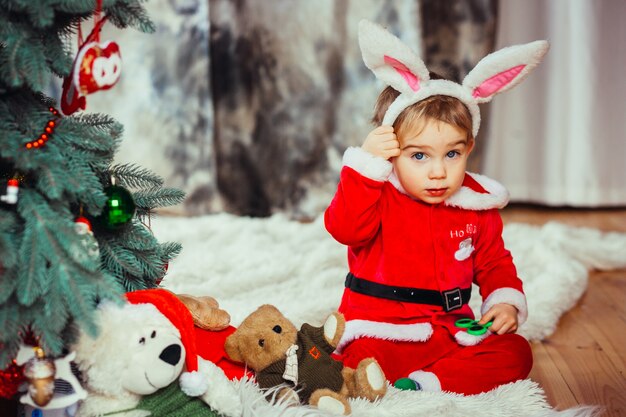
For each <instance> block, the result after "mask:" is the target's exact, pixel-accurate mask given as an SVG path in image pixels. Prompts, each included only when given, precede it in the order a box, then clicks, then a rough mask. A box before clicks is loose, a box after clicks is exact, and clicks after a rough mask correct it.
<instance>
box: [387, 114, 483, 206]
mask: <svg viewBox="0 0 626 417" xmlns="http://www.w3.org/2000/svg"><path fill="white" fill-rule="evenodd" d="M398 139H399V142H400V149H401V153H400V155H399V156H397V157H395V158H393V159H392V163H393V167H394V171H395V173H396V175H397V177H398V179H399V180H400V184H402V187H404V189H405V190H406V192H407V193H408V194H409V195H410V196H412V197H413V198H416V199H418V200H422V201H424V202H426V203H429V204H438V203H441V202H443V201H444V200H446V199H447V198H448V197H450V196H451V195H452V194H454V193H455V192H457V191H458V190H459V189H460V188H461V185H462V184H463V179H464V178H465V167H466V166H467V157H468V156H469V154H470V152H471V151H472V148H473V147H474V141H473V140H470V141H468V139H467V135H466V133H465V132H464V131H462V130H460V129H458V128H457V127H454V126H452V125H450V124H448V123H445V122H440V121H438V120H432V119H429V120H427V121H426V124H425V126H424V128H423V129H422V131H421V132H419V134H418V133H416V132H411V131H409V132H406V133H405V134H404V135H402V136H399V137H398Z"/></svg>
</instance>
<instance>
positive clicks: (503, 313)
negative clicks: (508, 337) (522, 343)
mask: <svg viewBox="0 0 626 417" xmlns="http://www.w3.org/2000/svg"><path fill="white" fill-rule="evenodd" d="M491 320H493V324H492V325H491V327H489V330H491V331H492V332H494V333H497V334H505V333H515V331H517V325H518V323H517V308H515V307H514V306H512V305H511V304H496V305H494V306H493V307H491V308H490V309H489V310H487V312H486V313H485V314H483V316H482V317H481V319H480V321H479V322H478V324H485V323H488V322H490V321H491Z"/></svg>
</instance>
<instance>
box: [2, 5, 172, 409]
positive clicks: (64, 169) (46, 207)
mask: <svg viewBox="0 0 626 417" xmlns="http://www.w3.org/2000/svg"><path fill="white" fill-rule="evenodd" d="M105 23H106V24H112V25H115V26H116V27H118V28H120V29H126V28H128V27H132V28H135V29H138V30H140V31H143V32H151V31H153V24H152V22H151V21H150V20H149V18H148V17H147V14H146V12H145V10H144V8H143V7H142V5H141V4H140V2H139V1H137V0H105V1H103V2H102V1H101V0H100V1H98V2H97V1H96V0H45V1H43V0H42V1H31V0H0V98H1V99H0V370H2V369H7V367H8V366H9V365H11V361H12V360H13V359H14V358H15V355H16V352H17V351H18V348H19V346H20V344H21V343H23V342H24V340H25V339H29V340H31V341H34V343H36V344H37V345H38V346H40V347H41V348H42V349H43V351H44V352H45V353H46V355H47V356H51V357H55V356H58V355H61V354H62V353H63V352H64V350H65V349H66V348H67V346H68V344H69V343H70V342H71V335H72V334H73V332H72V331H71V330H72V328H73V326H74V325H78V326H82V327H84V328H86V329H88V331H90V332H91V333H92V334H95V333H96V332H97V325H96V323H94V320H93V313H94V309H95V307H96V305H97V303H98V302H99V301H100V300H102V299H117V300H120V299H121V297H120V296H121V294H123V293H124V292H125V291H132V290H136V289H143V288H150V287H154V286H156V285H157V284H158V282H159V280H160V279H161V278H162V277H163V276H164V274H165V272H166V269H167V264H168V262H169V261H170V259H171V258H173V257H174V256H176V254H177V253H178V252H179V251H180V245H178V244H176V243H159V242H157V240H156V239H155V238H154V236H153V235H152V233H151V231H150V229H149V227H148V226H147V225H149V221H150V216H151V214H152V213H153V211H152V210H153V209H155V208H157V207H163V206H169V205H174V204H178V203H180V202H181V201H182V199H183V193H182V191H179V190H176V189H170V188H164V187H163V180H162V179H161V178H159V177H158V176H157V175H155V174H153V173H151V172H149V171H147V170H144V169H141V168H140V167H137V166H135V165H114V155H115V152H116V150H117V148H118V145H119V144H120V141H121V138H122V131H123V129H122V126H121V125H120V124H119V123H117V122H116V121H115V120H113V119H112V118H111V117H109V116H107V115H102V114H89V113H74V112H75V111H76V110H79V109H80V108H83V107H85V105H86V102H85V96H86V94H88V93H91V92H94V91H95V90H97V89H106V88H110V87H112V84H114V82H115V80H114V78H115V77H117V76H119V71H120V68H119V66H120V64H121V61H119V59H118V58H119V57H120V54H119V51H118V52H117V56H116V57H114V58H116V59H117V61H116V60H115V59H107V58H110V57H111V55H109V56H107V55H106V54H105V52H106V50H107V49H110V48H111V45H110V44H104V43H103V44H98V41H99V33H100V31H99V29H100V28H101V27H102V25H104V24H105ZM81 24H82V27H83V28H85V27H87V26H94V29H93V31H92V32H91V33H90V34H89V36H88V37H86V38H85V40H84V41H82V42H81V40H80V38H81V37H82V34H81V33H80V32H81V31H80V28H81ZM77 36H78V38H79V42H81V43H82V44H83V45H85V44H87V43H88V42H94V43H95V44H96V49H92V50H91V51H86V52H85V48H81V49H79V51H78V53H76V51H73V48H72V44H73V43H75V42H76V37H77ZM98 45H99V46H98ZM79 46H80V45H79ZM115 47H116V48H117V45H115ZM98 48H99V49H98ZM81 51H82V52H83V55H82V58H81ZM94 51H95V52H94ZM114 52H115V51H114ZM90 53H91V54H94V53H95V55H96V58H104V59H99V60H98V59H95V60H92V61H89V62H88V57H89V54H90ZM92 58H93V57H92ZM81 59H82V60H83V61H81ZM89 59H91V58H89ZM90 63H92V64H93V65H94V67H93V68H87V69H86V73H87V74H86V75H87V76H88V75H90V74H89V71H90V70H92V74H91V75H93V79H92V80H91V81H90V80H84V79H83V78H82V77H83V76H85V68H81V66H84V65H86V64H87V65H89V64H90ZM98 65H100V67H102V68H100V67H98V68H96V66H98ZM103 65H104V66H103ZM107 65H108V67H107ZM100 70H102V72H101V73H98V72H97V71H100ZM125 71H132V68H125ZM55 76H56V77H58V78H61V79H64V80H65V82H64V89H63V97H62V98H61V99H60V100H59V101H61V106H59V105H58V104H57V101H56V100H55V99H54V98H51V97H47V96H46V95H45V94H44V91H46V89H47V86H48V85H49V84H50V82H51V80H53V78H54V77H55ZM58 78H57V79H58ZM94 80H95V81H94ZM90 82H91V84H90ZM77 83H78V84H77ZM94 85H95V86H96V88H95V90H94V88H92V87H93V86H94ZM99 94H106V92H101V93H99ZM81 100H82V101H81ZM72 106H73V107H72ZM60 107H62V108H63V111H64V113H65V114H62V112H61V110H60ZM68 109H69V110H68ZM68 113H70V114H68ZM71 113H74V114H71ZM146 224H147V225H146ZM90 230H91V231H90ZM3 394H4V395H6V394H7V389H6V387H5V389H4V392H3V390H2V379H0V397H2V396H3Z"/></svg>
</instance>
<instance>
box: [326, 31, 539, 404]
mask: <svg viewBox="0 0 626 417" xmlns="http://www.w3.org/2000/svg"><path fill="white" fill-rule="evenodd" d="M359 43H360V46H361V51H362V54H363V59H364V61H365V64H366V65H367V66H368V67H369V68H370V69H371V70H372V71H373V72H374V73H375V75H376V76H377V77H378V78H379V79H381V80H382V81H384V82H386V83H387V84H389V85H390V87H387V89H385V90H384V91H383V92H382V93H381V95H380V97H379V99H378V103H377V105H376V114H375V115H374V118H373V121H374V123H375V124H376V125H380V126H379V127H377V128H375V129H374V130H372V131H371V132H370V134H369V135H368V136H367V137H366V139H365V141H364V143H363V145H362V146H361V147H360V148H349V149H348V150H346V153H345V154H344V158H343V161H344V167H343V169H342V171H341V178H340V183H339V186H338V189H337V193H336V194H335V197H334V198H333V200H332V202H331V204H330V206H329V207H328V209H327V210H326V212H325V224H326V228H327V230H328V231H329V232H330V233H331V234H332V236H333V237H334V238H335V239H336V240H338V241H339V242H341V243H343V244H345V245H347V246H348V263H349V268H350V273H349V274H348V277H347V279H346V284H345V285H346V288H345V290H344V294H343V298H342V300H341V305H340V307H339V310H340V311H341V312H342V313H343V314H344V315H345V317H346V320H347V324H346V331H345V335H344V337H343V339H342V340H341V341H340V344H339V346H338V348H337V356H338V358H339V359H341V360H342V361H343V362H344V363H345V364H346V366H352V367H353V366H354V365H355V364H357V363H358V362H359V361H360V360H361V359H363V358H366V357H375V358H376V359H377V360H378V362H379V364H380V365H381V367H382V368H383V370H384V372H385V374H386V376H387V378H388V379H389V380H390V381H396V382H397V384H396V385H397V386H398V387H403V388H409V389H422V390H430V391H439V390H445V391H452V392H458V393H462V394H476V393H480V392H484V391H488V390H491V389H493V388H495V387H497V386H498V385H501V384H505V383H509V382H513V381H515V380H518V379H523V378H526V377H527V376H528V374H529V372H530V369H531V367H532V353H531V349H530V346H529V344H528V342H527V341H526V340H525V339H524V338H523V337H521V336H519V335H516V334H514V332H515V331H516V330H517V328H518V326H519V325H520V324H522V323H523V322H524V321H525V319H526V316H527V307H526V298H525V296H524V293H523V290H522V282H521V281H520V279H519V278H518V277H517V274H516V270H515V266H514V265H513V260H512V258H511V255H510V253H509V252H508V251H507V250H506V249H505V247H504V243H503V240H502V237H501V232H502V220H501V218H500V215H499V214H498V211H497V209H499V208H502V207H504V206H505V205H506V203H507V202H508V193H507V192H506V190H505V189H504V188H503V187H502V186H501V185H500V184H498V183H497V182H495V181H493V180H491V179H489V178H486V177H484V176H481V175H477V174H469V173H466V172H465V168H466V164H467V158H468V156H469V154H470V153H471V151H472V149H473V147H474V138H475V137H476V134H477V132H478V128H479V125H480V113H479V110H478V104H477V103H481V102H487V101H490V100H491V98H492V97H493V95H495V94H497V93H499V92H502V91H504V90H506V89H509V88H511V87H513V86H514V85H516V84H517V83H519V82H520V81H521V80H522V79H523V78H524V77H525V76H526V75H528V73H529V72H530V71H531V70H532V69H533V68H534V67H535V66H536V65H538V63H539V62H540V60H541V58H542V57H543V55H544V54H545V53H546V52H547V49H548V45H547V43H546V42H544V41H537V42H533V43H529V44H526V45H519V46H515V47H510V48H505V49H503V50H501V51H498V52H496V53H493V54H491V55H489V56H487V57H485V58H484V59H483V60H481V62H479V63H478V65H477V66H476V68H474V70H472V71H471V72H470V74H468V75H467V77H466V78H465V80H464V82H463V85H459V84H456V83H454V82H451V81H447V80H441V79H433V80H431V79H430V77H429V73H428V70H427V69H426V67H425V66H424V64H423V62H422V61H421V60H420V59H419V58H418V57H417V56H416V55H415V54H414V53H413V52H412V51H411V50H410V49H409V48H408V47H407V46H406V45H404V44H403V43H402V42H401V41H400V40H399V39H398V38H396V37H395V36H393V35H391V34H390V33H388V32H387V31H385V30H384V29H383V28H381V27H380V26H378V25H375V24H373V23H371V22H367V21H363V22H361V23H360V25H359ZM472 283H476V284H477V285H478V286H479V287H480V293H481V295H482V298H483V300H484V301H483V305H482V308H481V314H482V317H481V319H480V324H487V323H488V322H492V323H491V324H490V325H489V324H487V326H488V327H489V331H488V332H486V333H484V334H482V335H475V334H470V333H469V332H467V330H466V329H464V328H461V327H457V326H456V325H455V323H456V322H457V320H459V319H461V318H473V313H472V311H471V309H470V307H469V306H468V304H467V303H468V301H469V297H470V293H471V286H472ZM407 378H408V379H407Z"/></svg>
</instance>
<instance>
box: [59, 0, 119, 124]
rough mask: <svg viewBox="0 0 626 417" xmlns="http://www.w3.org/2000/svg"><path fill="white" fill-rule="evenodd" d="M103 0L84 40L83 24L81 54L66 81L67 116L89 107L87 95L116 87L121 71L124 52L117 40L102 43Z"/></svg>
mask: <svg viewBox="0 0 626 417" xmlns="http://www.w3.org/2000/svg"><path fill="white" fill-rule="evenodd" d="M101 10H102V0H98V1H97V5H96V11H95V14H94V27H93V30H92V31H91V33H90V34H89V36H87V38H86V39H85V40H84V41H83V40H82V36H81V32H80V26H79V35H78V42H79V44H78V53H77V54H76V59H74V63H73V64H72V72H71V73H70V75H69V76H68V77H66V78H65V79H64V80H63V93H62V95H61V109H62V110H63V113H65V114H66V115H69V114H72V113H74V112H76V111H78V110H80V109H82V110H84V109H85V108H86V107H87V100H86V99H85V96H86V95H87V94H91V93H95V92H96V91H100V90H108V89H109V88H111V87H113V86H114V85H115V84H116V83H117V81H118V80H119V78H120V75H121V73H122V55H121V53H120V48H119V46H118V45H117V43H115V42H113V41H105V42H100V31H101V30H102V26H103V25H104V22H105V21H106V19H107V18H106V17H104V18H102V19H101V18H100V12H101Z"/></svg>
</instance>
